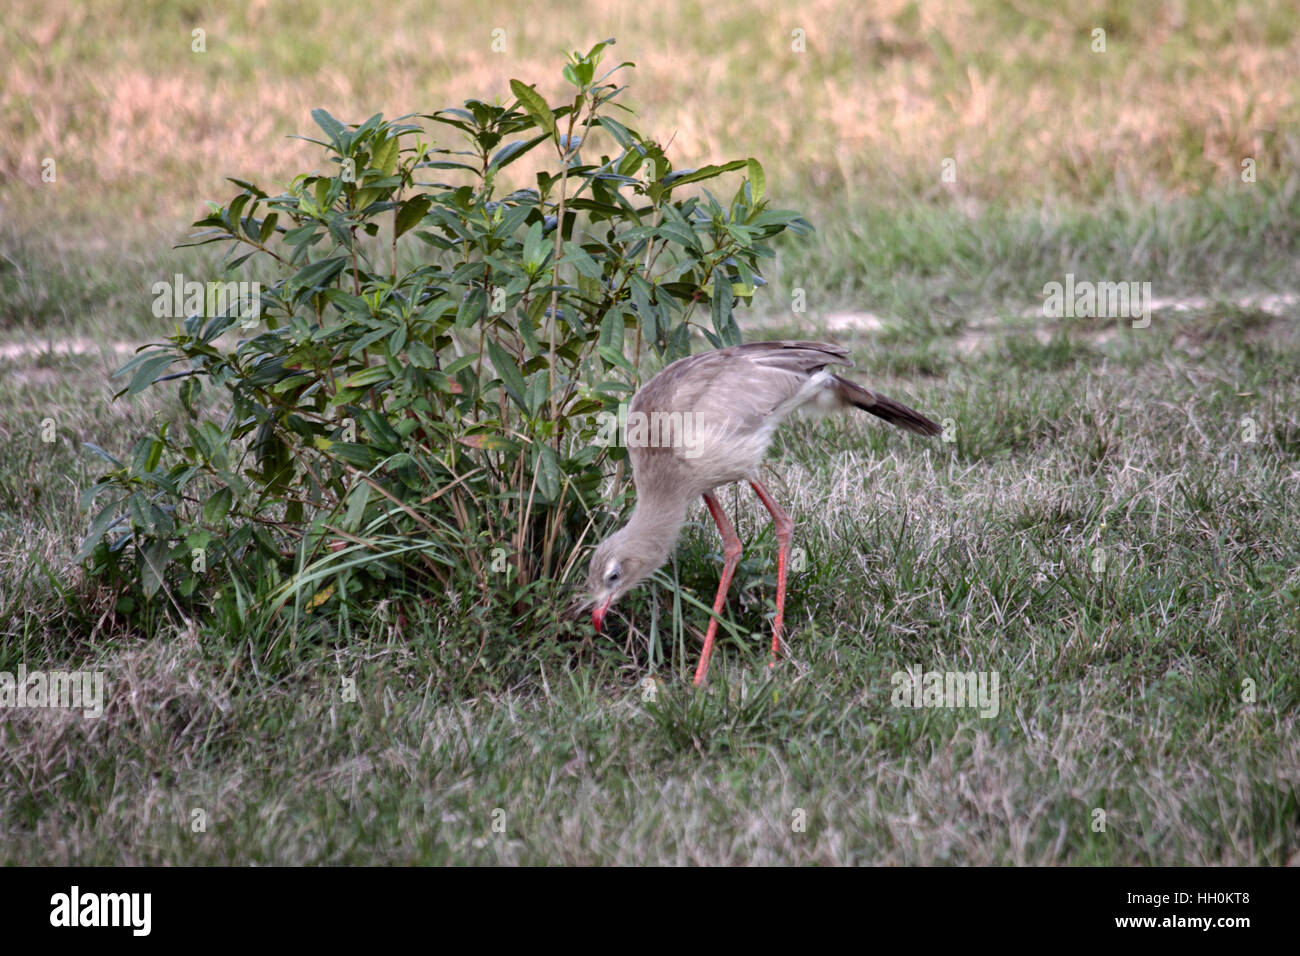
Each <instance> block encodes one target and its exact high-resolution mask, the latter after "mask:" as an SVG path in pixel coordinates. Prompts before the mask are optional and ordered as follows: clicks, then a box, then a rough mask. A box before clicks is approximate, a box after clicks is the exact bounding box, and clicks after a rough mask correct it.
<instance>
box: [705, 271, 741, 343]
mask: <svg viewBox="0 0 1300 956" xmlns="http://www.w3.org/2000/svg"><path fill="white" fill-rule="evenodd" d="M732 298H733V293H732V291H731V282H730V281H729V280H728V279H727V277H726V275H725V273H723V271H722V269H721V267H719V268H718V271H717V272H714V274H713V303H712V305H713V310H712V312H713V330H714V331H715V332H717V333H718V338H720V339H721V340H722V342H723V344H724V345H739V344H740V328H739V327H738V326H737V325H736V320H735V317H734V316H733V315H732V313H731V305H732Z"/></svg>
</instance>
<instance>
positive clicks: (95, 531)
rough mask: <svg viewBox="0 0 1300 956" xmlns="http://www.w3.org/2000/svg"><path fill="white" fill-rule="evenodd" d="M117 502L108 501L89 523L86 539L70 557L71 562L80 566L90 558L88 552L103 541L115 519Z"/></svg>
mask: <svg viewBox="0 0 1300 956" xmlns="http://www.w3.org/2000/svg"><path fill="white" fill-rule="evenodd" d="M119 504H121V502H119V501H110V502H109V503H108V504H107V505H105V506H104V507H103V508H101V509H100V512H99V514H97V515H95V520H94V521H92V522H91V523H90V530H89V531H88V532H86V537H85V538H84V539H83V540H82V542H81V547H79V548H78V549H77V553H76V554H74V555H73V556H72V560H73V561H75V562H76V563H78V564H80V563H81V562H82V561H85V560H86V558H88V557H90V552H92V551H94V550H95V545H97V544H99V542H100V541H101V540H102V539H103V537H104V535H105V533H106V532H107V531H108V529H109V527H110V526H111V525H112V524H113V521H114V519H115V518H116V517H117V509H118V505H119Z"/></svg>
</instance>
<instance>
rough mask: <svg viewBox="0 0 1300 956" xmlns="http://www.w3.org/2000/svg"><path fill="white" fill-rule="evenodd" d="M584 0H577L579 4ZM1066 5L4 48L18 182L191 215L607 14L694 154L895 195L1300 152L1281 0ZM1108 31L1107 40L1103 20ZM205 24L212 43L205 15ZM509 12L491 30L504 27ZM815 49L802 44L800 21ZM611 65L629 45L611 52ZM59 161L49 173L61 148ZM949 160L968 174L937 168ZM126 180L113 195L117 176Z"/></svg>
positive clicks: (819, 2) (576, 17) (143, 28)
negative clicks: (1226, 4)
mask: <svg viewBox="0 0 1300 956" xmlns="http://www.w3.org/2000/svg"><path fill="white" fill-rule="evenodd" d="M561 7H562V8H563V12H562V13H561ZM1221 7H1222V5H1219V4H1215V5H1208V4H1198V3H1189V4H1183V3H1160V4H1155V3H1153V4H1145V5H1138V7H1137V8H1136V9H1135V10H1134V11H1133V12H1128V11H1126V10H1125V9H1124V8H1123V7H1122V6H1120V5H1116V4H1113V3H1107V2H1096V0H1094V2H1091V3H1087V4H1083V5H1081V6H1079V7H1078V8H1077V9H1074V10H1071V11H1070V12H1068V13H1066V12H1063V11H1059V10H1056V9H1055V5H1053V4H1034V3H1029V2H1024V0H1020V2H1014V3H988V2H984V3H981V2H975V0H957V2H944V3H928V2H927V3H919V4H914V3H910V2H907V0H887V2H884V3H879V4H872V5H870V7H869V8H868V7H866V6H862V5H858V4H852V3H844V2H841V0H813V2H803V3H795V4H790V3H780V2H776V0H757V2H740V0H728V2H725V3H721V4H709V5H708V6H707V7H704V6H701V5H700V4H697V3H693V2H682V0H677V2H672V3H668V4H666V5H665V4H653V5H651V4H642V3H617V4H613V5H610V4H607V3H604V2H602V3H591V2H588V3H580V4H578V5H577V6H574V5H572V4H563V5H560V6H551V5H547V4H542V5H540V8H539V6H538V5H536V4H522V5H512V6H508V7H506V8H498V9H496V10H494V12H493V14H492V16H490V17H487V18H485V17H483V16H482V14H481V13H480V12H479V11H478V10H477V9H474V10H471V8H470V7H468V6H464V7H446V6H439V7H435V6H432V5H430V4H425V3H418V2H412V0H401V2H395V3H391V4H381V5H379V6H376V7H373V8H372V7H367V6H356V5H352V6H347V7H336V6H333V5H329V4H325V5H317V4H313V3H301V4H289V5H272V4H267V3H254V4H252V5H250V6H249V7H248V9H247V11H246V12H243V13H230V12H227V11H226V10H224V9H223V8H220V7H215V8H213V7H198V8H196V9H195V12H193V13H183V12H181V11H182V10H183V9H184V8H180V7H174V6H172V5H169V4H157V5H153V6H151V7H150V8H149V9H148V10H147V11H146V13H145V14H144V15H143V16H136V15H134V14H129V13H127V12H126V10H127V9H128V8H126V7H120V8H118V10H117V12H116V13H115V12H114V11H113V8H112V7H111V6H110V5H103V6H101V5H96V6H95V7H94V8H93V9H92V8H86V7H83V6H82V5H80V4H75V3H64V2H38V0H19V2H18V3H17V5H16V8H14V7H13V6H11V9H10V11H9V12H8V13H7V15H6V27H5V30H6V32H5V34H4V38H3V40H0V62H2V63H4V64H5V65H4V67H3V84H0V89H2V90H3V92H2V93H0V182H3V186H2V187H0V200H3V201H5V202H8V203H13V204H14V205H15V207H16V208H18V209H33V208H34V209H38V210H40V211H41V212H42V213H43V214H45V215H47V216H48V217H50V218H52V219H54V220H56V221H68V220H72V221H78V220H81V221H85V220H94V218H95V216H96V214H97V207H98V206H100V205H101V200H103V204H104V205H108V206H110V207H111V208H112V212H113V214H114V215H118V214H121V213H122V212H124V211H125V212H129V214H130V215H132V216H138V217H145V218H153V217H155V216H157V217H161V218H162V219H164V220H172V221H176V220H183V219H185V218H186V217H188V216H189V215H191V214H193V213H195V212H197V211H198V209H199V201H200V200H201V199H205V198H218V197H224V195H225V193H226V192H227V191H228V187H227V186H226V185H225V184H223V177H224V176H226V175H239V176H245V177H254V178H256V179H257V180H259V181H262V182H266V183H271V182H276V181H284V180H285V179H287V178H288V177H289V176H291V175H292V174H294V173H296V172H297V171H299V170H301V169H304V168H310V167H311V165H312V164H313V163H314V162H316V161H317V158H318V156H317V154H316V153H315V151H314V148H313V147H310V146H309V145H308V144H305V143H303V142H301V141H299V140H292V139H287V138H286V137H287V136H288V135H289V134H291V133H307V134H310V133H311V132H312V129H313V127H312V126H311V123H310V119H309V116H308V114H309V112H310V110H311V109H312V108H313V107H317V106H323V107H326V108H328V109H330V110H331V111H332V112H334V113H335V114H336V115H338V116H340V117H344V118H346V119H350V120H352V121H360V120H361V119H363V118H364V117H365V116H367V115H369V114H370V113H372V112H376V111H383V112H385V113H386V114H388V115H396V114H399V113H404V112H409V111H421V110H422V111H429V110H432V109H436V108H441V107H443V106H447V105H453V104H455V103H458V102H459V101H461V100H462V99H464V98H466V97H470V96H483V97H488V98H491V97H493V96H504V95H506V91H507V90H508V85H507V81H508V79H509V78H510V77H521V78H524V79H525V80H527V81H536V82H538V83H539V85H540V87H541V88H542V89H543V90H544V91H545V92H546V93H547V94H548V95H555V94H558V93H559V92H560V88H561V82H562V81H561V80H560V78H559V75H558V74H559V71H558V66H559V62H560V60H559V54H560V51H562V50H564V49H570V48H573V47H576V46H581V47H583V48H584V49H585V48H586V46H587V45H589V44H590V43H591V42H594V41H595V40H597V39H603V38H605V37H606V36H616V37H617V38H618V40H619V43H618V46H617V47H615V48H614V49H613V50H612V51H611V53H610V54H609V55H610V56H613V57H617V58H618V59H623V58H628V59H632V60H635V61H636V62H637V65H638V66H637V70H636V71H635V73H633V74H632V75H631V82H632V83H633V86H634V90H633V93H632V95H631V98H630V100H629V102H630V103H632V104H634V105H635V106H636V107H637V108H638V110H639V113H640V123H641V126H642V127H643V129H644V131H645V132H647V133H650V134H652V135H654V136H656V137H658V138H659V139H660V140H661V141H666V140H669V139H672V140H673V148H674V151H675V154H676V155H677V157H678V158H679V161H680V163H681V165H699V164H701V163H703V162H706V161H714V160H719V159H721V158H730V157H733V156H743V155H757V156H759V157H760V158H761V159H762V160H763V161H764V162H765V163H766V164H767V165H768V166H769V170H770V173H769V179H770V180H771V181H772V182H773V184H774V188H775V190H776V194H777V195H780V194H781V193H791V192H794V193H797V194H805V193H807V192H808V191H809V190H813V191H815V192H821V193H824V194H826V195H828V196H829V195H832V194H834V195H843V194H845V193H847V194H848V195H849V196H851V197H852V196H855V195H856V196H859V197H863V198H876V199H879V198H881V197H883V196H888V195H891V194H894V193H895V192H898V191H903V192H909V193H910V192H917V191H919V192H922V193H926V192H929V193H937V192H938V191H940V190H942V189H949V190H952V191H953V192H955V193H956V194H957V197H958V198H964V199H966V200H968V201H977V200H982V199H987V198H990V197H1006V198H1015V197H1019V198H1022V199H1026V200H1037V199H1040V198H1044V197H1063V198H1069V197H1077V198H1085V199H1086V198H1091V197H1094V196H1095V195H1097V194H1098V193H1099V192H1102V191H1111V190H1115V191H1118V192H1120V193H1131V194H1135V195H1143V194H1152V193H1156V194H1162V193H1167V192H1179V191H1186V190H1192V189H1199V188H1201V187H1203V186H1206V185H1210V184H1214V183H1219V184H1228V183H1231V182H1233V181H1236V178H1237V176H1238V174H1239V172H1240V169H1239V164H1240V161H1241V159H1242V158H1243V157H1245V156H1251V157H1255V158H1256V161H1257V163H1258V170H1259V176H1260V177H1261V179H1263V178H1266V177H1270V176H1277V175H1278V174H1279V172H1280V171H1281V167H1282V166H1283V164H1284V163H1285V162H1287V161H1288V160H1289V159H1291V158H1293V157H1294V156H1295V150H1296V145H1295V143H1294V142H1293V141H1289V140H1288V136H1289V135H1290V134H1289V133H1288V130H1291V129H1294V127H1295V126H1296V122H1297V120H1298V119H1300V111H1298V107H1297V103H1298V102H1300V97H1297V95H1296V94H1297V90H1300V74H1298V73H1297V72H1296V70H1295V68H1294V64H1295V62H1296V58H1297V53H1298V52H1300V39H1297V37H1296V35H1295V34H1294V31H1289V32H1288V30H1287V29H1286V27H1287V25H1288V24H1289V23H1290V20H1289V14H1288V13H1287V10H1288V4H1287V3H1286V0H1270V2H1263V3H1257V4H1251V5H1249V7H1248V8H1245V7H1243V8H1241V9H1240V10H1239V11H1238V12H1237V13H1235V14H1233V13H1231V12H1224V11H1223V10H1222V9H1221ZM1099 24H1100V25H1106V26H1108V27H1109V33H1108V52H1107V53H1105V54H1100V55H1098V54H1094V53H1092V52H1090V50H1089V47H1088V44H1089V42H1090V36H1089V32H1090V30H1091V29H1092V27H1093V26H1096V25H1099ZM194 27H201V28H203V29H204V30H206V31H207V45H208V47H207V52H206V53H202V54H195V53H191V52H190V50H189V44H190V36H189V31H190V30H191V29H192V28H194ZM497 27H499V28H501V29H503V30H504V31H505V34H504V37H505V45H506V50H505V52H504V53H494V52H493V50H492V42H493V38H492V35H491V31H492V30H493V29H494V28H497ZM795 29H802V30H804V31H806V34H807V52H806V53H803V54H799V53H795V52H793V51H792V50H791V44H792V40H791V31H792V30H795ZM615 62H616V61H615ZM46 156H52V157H54V158H55V159H56V161H57V162H58V170H59V183H58V185H57V187H55V188H52V189H42V188H40V187H41V185H42V184H41V181H40V163H41V160H42V159H43V158H44V157H46ZM944 157H953V158H955V159H956V161H957V164H958V166H957V171H958V177H957V182H956V184H955V185H952V186H944V185H942V184H941V183H940V182H939V163H940V161H941V160H942V159H943V158H944ZM114 196H116V197H117V198H118V200H120V201H118V202H112V201H111V200H112V199H113V197H114Z"/></svg>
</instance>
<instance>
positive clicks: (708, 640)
mask: <svg viewBox="0 0 1300 956" xmlns="http://www.w3.org/2000/svg"><path fill="white" fill-rule="evenodd" d="M704 503H705V504H706V505H708V506H709V514H711V515H713V520H714V521H715V522H717V525H718V533H719V534H721V535H722V580H721V581H719V582H718V596H717V597H716V598H714V599H713V617H712V618H711V619H710V620H709V629H708V630H707V631H706V632H705V633H704V651H703V652H702V653H701V654H700V664H699V666H698V667H696V668H695V686H696V687H699V686H700V684H702V683H704V675H705V674H707V673H708V671H709V657H710V655H712V654H713V639H714V637H715V636H716V635H717V633H718V615H719V614H721V613H722V604H723V602H724V601H726V599H727V588H728V587H730V586H731V575H732V574H734V573H735V571H736V565H737V564H739V563H740V552H741V547H740V537H739V536H738V535H737V534H736V529H735V528H733V527H732V526H731V522H730V521H728V520H727V516H726V514H725V513H724V512H723V510H722V505H720V504H718V499H717V498H715V497H713V495H712V494H709V493H708V492H706V493H705V495H704Z"/></svg>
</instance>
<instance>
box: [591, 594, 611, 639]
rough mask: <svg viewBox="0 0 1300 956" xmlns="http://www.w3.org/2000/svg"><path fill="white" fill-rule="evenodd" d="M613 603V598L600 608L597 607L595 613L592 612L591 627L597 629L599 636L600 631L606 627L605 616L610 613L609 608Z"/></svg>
mask: <svg viewBox="0 0 1300 956" xmlns="http://www.w3.org/2000/svg"><path fill="white" fill-rule="evenodd" d="M613 601H614V599H613V598H612V597H611V598H610V599H609V600H608V601H606V602H605V603H604V604H601V605H600V606H599V607H597V608H596V609H595V610H594V611H592V612H591V625H592V627H594V628H595V629H596V633H597V634H599V633H600V629H601V628H602V627H604V626H605V614H606V612H607V611H609V606H610V604H612V603H613Z"/></svg>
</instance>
